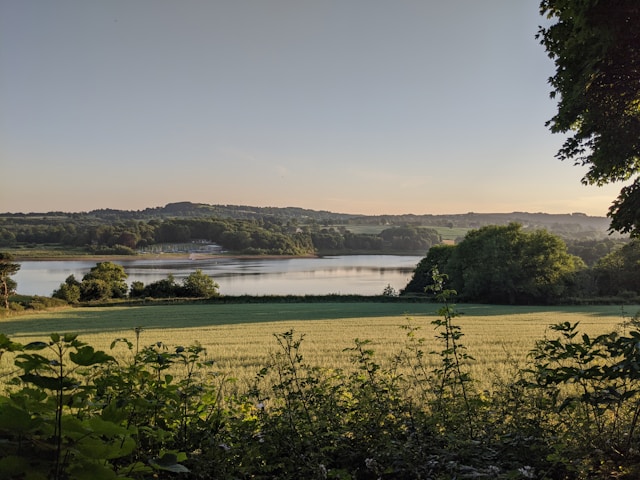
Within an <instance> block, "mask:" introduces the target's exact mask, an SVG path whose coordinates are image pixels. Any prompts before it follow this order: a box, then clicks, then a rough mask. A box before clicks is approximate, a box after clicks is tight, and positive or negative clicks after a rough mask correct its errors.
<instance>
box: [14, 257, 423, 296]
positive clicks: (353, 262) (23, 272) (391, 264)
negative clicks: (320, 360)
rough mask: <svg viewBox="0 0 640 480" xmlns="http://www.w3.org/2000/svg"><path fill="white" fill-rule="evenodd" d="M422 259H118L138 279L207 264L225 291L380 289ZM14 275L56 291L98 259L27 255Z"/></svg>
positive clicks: (38, 290)
mask: <svg viewBox="0 0 640 480" xmlns="http://www.w3.org/2000/svg"><path fill="white" fill-rule="evenodd" d="M421 259H422V257H419V256H400V255H340V256H328V257H318V258H279V259H272V258H264V259H256V258H246V259H245V258H223V257H219V258H216V257H206V258H201V259H198V258H196V259H193V260H191V259H189V258H188V257H186V256H185V258H184V259H173V258H172V259H163V258H156V259H139V260H133V259H132V260H114V261H113V263H118V264H120V265H122V266H123V267H124V269H125V271H126V272H127V274H128V275H129V277H128V279H127V281H128V282H129V284H131V282H133V281H140V282H143V283H144V284H145V285H147V284H149V283H152V282H155V281H158V280H162V279H164V278H167V275H169V274H172V275H173V276H174V277H175V279H176V280H177V281H181V280H182V279H183V278H184V277H186V276H187V275H189V274H190V273H193V272H194V271H195V270H196V269H200V270H202V271H203V272H204V273H205V274H207V275H209V276H210V277H212V278H213V279H214V280H215V281H216V282H217V283H218V284H219V285H220V293H221V294H222V295H244V294H246V295H327V294H342V295H346V294H355V295H379V294H381V293H382V291H383V290H384V288H385V287H386V286H387V285H391V286H392V287H393V288H394V289H396V290H400V289H402V288H404V287H405V286H406V284H407V283H408V281H409V280H410V279H411V275H412V274H413V270H414V269H415V267H416V265H417V263H418V262H419V261H420V260H421ZM20 265H21V267H20V270H19V271H18V273H16V274H15V275H14V276H13V277H12V278H13V279H14V280H15V281H16V282H17V283H18V293H20V294H23V295H42V296H50V295H51V294H52V293H53V291H54V290H55V289H57V288H58V287H59V286H60V284H61V283H63V282H64V281H65V279H66V278H67V277H68V276H69V275H75V277H76V279H77V280H82V277H83V276H84V275H85V274H86V273H87V272H89V270H90V269H91V268H92V267H94V266H95V265H96V261H84V260H82V261H62V260H56V261H23V262H21V263H20Z"/></svg>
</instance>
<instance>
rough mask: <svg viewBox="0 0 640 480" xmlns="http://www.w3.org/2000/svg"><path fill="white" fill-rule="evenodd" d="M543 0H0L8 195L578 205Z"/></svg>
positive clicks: (576, 173) (7, 199)
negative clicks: (543, 34) (558, 118)
mask: <svg viewBox="0 0 640 480" xmlns="http://www.w3.org/2000/svg"><path fill="white" fill-rule="evenodd" d="M538 4H539V2H538V1H537V0H518V1H514V0H485V1H483V2H478V1H477V0H449V1H446V2H445V1H430V0H393V1H390V0H385V1H381V0H339V1H338V0H313V1H311V0H287V1H283V0H260V1H258V0H254V1H246V0H225V1H222V0H198V1H196V0H182V1H179V2H178V1H174V0H109V1H101V2H98V1H86V0H75V1H70V0H56V1H53V2H47V1H35V0H0V164H1V171H2V172H3V173H2V175H1V178H2V180H1V184H2V186H1V189H0V212H6V211H10V212H32V211H35V212H42V211H52V210H62V211H87V210H92V209H96V208H118V209H133V210H137V209H143V208H146V207H155V206H162V205H165V204H166V203H170V202H177V201H192V202H202V203H210V204H243V205H256V206H277V207H286V206H296V207H304V208H312V209H317V210H331V211H335V212H345V213H364V214H402V213H415V214H423V213H433V214H445V213H465V212H469V211H474V212H512V211H529V212H548V213H570V212H584V213H587V214H589V215H605V214H606V212H607V209H608V207H609V205H610V203H611V201H612V200H613V199H614V198H615V197H616V195H617V192H618V191H619V189H620V185H614V186H607V187H603V188H598V187H595V186H589V187H588V186H583V185H581V183H580V179H581V177H582V176H583V175H584V173H585V170H584V168H583V167H576V166H573V165H572V164H570V163H566V162H560V161H559V160H557V159H555V158H554V154H555V152H556V151H557V149H558V147H559V146H560V145H561V143H562V141H563V137H562V136H559V135H552V134H551V133H549V131H548V129H547V128H546V127H545V125H544V124H545V121H547V120H548V119H549V118H551V116H553V114H554V110H555V103H554V101H552V100H550V99H549V90H550V87H549V85H548V84H547V78H548V77H549V76H550V75H552V74H553V64H552V62H551V60H549V59H548V58H547V56H546V54H545V52H544V50H543V48H542V46H540V45H539V44H538V43H537V41H536V40H535V38H534V36H535V33H536V31H537V27H538V25H540V24H541V23H542V22H543V21H544V19H542V18H541V17H540V16H539V14H538Z"/></svg>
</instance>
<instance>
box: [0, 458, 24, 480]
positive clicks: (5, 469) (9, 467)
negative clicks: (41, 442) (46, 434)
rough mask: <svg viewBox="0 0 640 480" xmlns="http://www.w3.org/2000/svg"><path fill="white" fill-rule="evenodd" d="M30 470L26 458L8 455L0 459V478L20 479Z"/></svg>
mask: <svg viewBox="0 0 640 480" xmlns="http://www.w3.org/2000/svg"><path fill="white" fill-rule="evenodd" d="M28 470H29V462H28V461H27V459H26V458H24V457H18V456H16V455H8V456H6V457H3V458H0V478H12V477H15V478H19V477H18V476H19V475H20V474H23V473H25V472H27V471H28Z"/></svg>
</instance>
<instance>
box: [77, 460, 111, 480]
mask: <svg viewBox="0 0 640 480" xmlns="http://www.w3.org/2000/svg"><path fill="white" fill-rule="evenodd" d="M69 474H70V477H71V478H73V479H75V480H112V479H115V478H118V476H117V475H116V472H114V471H113V469H112V468H111V466H110V465H108V464H106V465H105V464H103V463H97V462H77V463H75V462H74V464H73V465H72V466H71V468H69Z"/></svg>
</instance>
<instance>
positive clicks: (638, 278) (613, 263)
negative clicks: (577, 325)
mask: <svg viewBox="0 0 640 480" xmlns="http://www.w3.org/2000/svg"><path fill="white" fill-rule="evenodd" d="M593 270H594V276H595V281H596V286H597V293H598V294H599V295H621V294H628V295H638V294H640V239H633V240H632V241H631V242H629V243H628V244H626V245H623V246H622V247H621V248H619V249H617V250H614V251H613V252H611V253H610V254H608V255H606V256H605V257H603V258H601V259H600V261H599V262H598V263H597V264H596V266H595V267H594V269H593Z"/></svg>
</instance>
